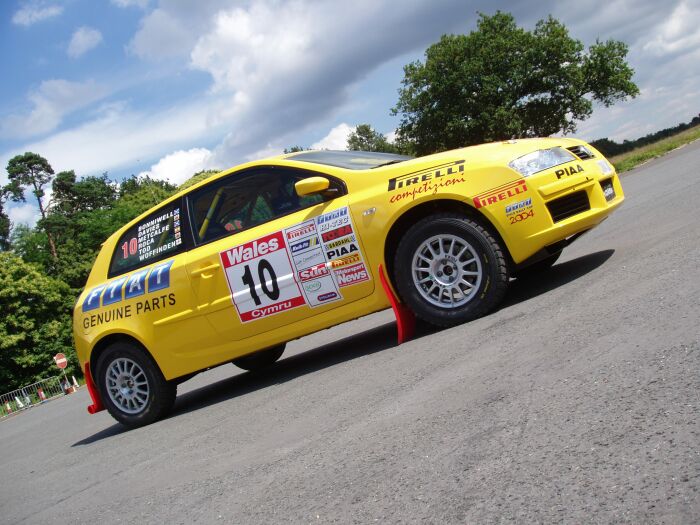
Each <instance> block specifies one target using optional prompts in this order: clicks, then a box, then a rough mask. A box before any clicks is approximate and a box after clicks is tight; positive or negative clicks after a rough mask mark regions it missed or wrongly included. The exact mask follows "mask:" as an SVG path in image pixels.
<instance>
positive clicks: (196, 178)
mask: <svg viewBox="0 0 700 525" xmlns="http://www.w3.org/2000/svg"><path fill="white" fill-rule="evenodd" d="M285 152H286V150H285ZM217 173H219V170H203V171H198V172H197V173H195V174H194V175H192V176H191V177H190V178H189V179H187V180H186V181H185V182H183V183H182V184H180V186H178V188H177V189H178V191H180V190H184V189H185V188H189V187H190V186H194V185H195V184H197V183H198V182H202V181H203V180H205V179H208V178H209V177H211V176H212V175H216V174H217Z"/></svg>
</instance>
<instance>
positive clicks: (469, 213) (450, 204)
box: [384, 199, 513, 289]
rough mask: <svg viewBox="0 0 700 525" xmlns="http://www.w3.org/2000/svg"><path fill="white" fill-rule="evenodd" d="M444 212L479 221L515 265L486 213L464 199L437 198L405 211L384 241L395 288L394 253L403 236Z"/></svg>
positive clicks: (387, 263) (388, 267) (387, 267)
mask: <svg viewBox="0 0 700 525" xmlns="http://www.w3.org/2000/svg"><path fill="white" fill-rule="evenodd" d="M444 212H453V213H459V214H462V215H464V216H465V217H467V218H469V219H471V220H473V221H475V222H477V223H479V224H480V225H481V226H482V227H484V228H486V229H488V230H489V232H490V233H491V234H492V235H494V236H495V237H496V239H497V241H498V242H499V243H500V244H501V247H502V248H503V251H504V253H505V255H506V258H507V263H508V265H509V266H510V267H511V268H512V267H513V260H512V259H511V257H510V252H509V250H508V246H507V245H506V243H505V241H504V240H503V237H502V236H501V234H500V232H499V231H498V228H496V226H495V225H494V224H492V223H491V221H490V220H489V219H488V218H487V217H486V216H485V215H484V214H482V213H480V212H479V211H478V210H476V209H475V208H474V207H472V206H470V205H469V204H467V203H466V202H463V201H459V200H455V199H436V200H431V201H427V202H423V203H421V204H418V205H417V206H414V207H413V208H411V209H409V210H407V211H405V212H404V213H403V214H401V216H400V217H398V218H397V219H396V220H395V221H394V224H392V225H391V228H390V229H389V233H388V234H387V236H386V240H385V242H384V263H385V265H386V272H387V277H388V278H389V279H390V280H391V284H392V286H393V287H394V289H396V279H395V273H394V254H395V253H396V250H397V248H398V246H399V242H401V238H402V237H403V236H404V234H405V233H406V232H407V231H408V229H409V228H410V227H411V226H412V225H413V224H415V223H417V222H418V221H420V220H421V219H424V218H425V217H428V216H429V215H434V214H436V213H444Z"/></svg>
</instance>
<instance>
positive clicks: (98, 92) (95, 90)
mask: <svg viewBox="0 0 700 525" xmlns="http://www.w3.org/2000/svg"><path fill="white" fill-rule="evenodd" d="M107 93H108V90H107V89H106V88H105V87H104V86H101V85H99V84H97V83H96V82H94V81H92V80H88V81H86V82H70V81H68V80H63V79H53V80H45V81H43V82H42V83H41V85H40V86H39V89H37V90H36V91H32V92H30V93H29V95H28V96H27V98H28V99H29V101H30V102H31V103H32V106H33V107H32V109H31V111H29V113H27V114H13V115H9V116H7V117H5V118H4V119H2V121H0V137H3V138H13V139H22V138H27V137H32V136H36V135H40V134H42V133H47V132H50V131H53V130H54V129H55V128H56V127H57V126H58V125H59V124H60V123H61V120H62V119H63V117H64V116H66V115H68V114H70V113H72V112H74V111H76V110H78V109H81V108H84V107H86V106H88V105H90V104H92V103H93V102H95V101H97V100H100V99H101V98H103V97H104V96H106V95H107Z"/></svg>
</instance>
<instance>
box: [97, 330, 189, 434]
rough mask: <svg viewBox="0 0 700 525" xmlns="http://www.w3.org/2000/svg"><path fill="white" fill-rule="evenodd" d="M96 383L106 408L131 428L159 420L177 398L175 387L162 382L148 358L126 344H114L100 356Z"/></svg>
mask: <svg viewBox="0 0 700 525" xmlns="http://www.w3.org/2000/svg"><path fill="white" fill-rule="evenodd" d="M97 381H98V388H99V390H100V393H101V395H102V401H103V402H104V405H105V408H107V410H108V411H109V413H110V414H111V415H112V417H114V419H116V420H117V421H119V422H120V423H122V424H123V425H126V426H128V427H132V428H135V427H140V426H143V425H148V424H149V423H153V422H154V421H157V420H158V419H161V418H162V417H163V416H165V415H166V414H167V413H168V412H169V411H170V409H172V407H173V404H174V403H175V396H176V395H177V385H176V384H175V383H171V382H169V381H166V380H165V378H164V377H163V374H162V373H161V371H160V369H159V368H158V365H156V363H155V362H154V361H153V359H152V358H151V356H150V355H148V354H147V353H146V352H145V351H144V350H143V349H141V348H140V347H138V346H136V345H134V344H132V343H127V342H119V343H114V344H112V345H110V346H109V347H108V348H107V349H106V350H105V351H104V352H103V353H102V355H101V356H100V358H99V360H98V362H97Z"/></svg>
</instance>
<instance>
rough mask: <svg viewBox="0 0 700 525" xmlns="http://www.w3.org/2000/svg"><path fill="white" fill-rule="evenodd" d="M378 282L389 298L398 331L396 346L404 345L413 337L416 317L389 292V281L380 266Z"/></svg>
mask: <svg viewBox="0 0 700 525" xmlns="http://www.w3.org/2000/svg"><path fill="white" fill-rule="evenodd" d="M379 280H380V281H381V283H382V288H384V293H385V294H386V296H387V297H388V298H389V302H390V303H391V308H392V309H393V310H394V316H395V317H396V328H397V330H398V344H401V343H405V342H406V341H408V340H409V339H410V338H411V337H413V334H414V332H415V329H416V316H415V315H414V314H413V312H412V311H411V310H409V309H408V308H407V307H406V306H404V305H403V304H401V303H400V302H399V299H398V297H396V296H395V295H394V292H392V291H391V287H390V286H389V281H388V280H387V278H386V275H385V274H384V268H383V267H382V265H381V264H380V265H379Z"/></svg>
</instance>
